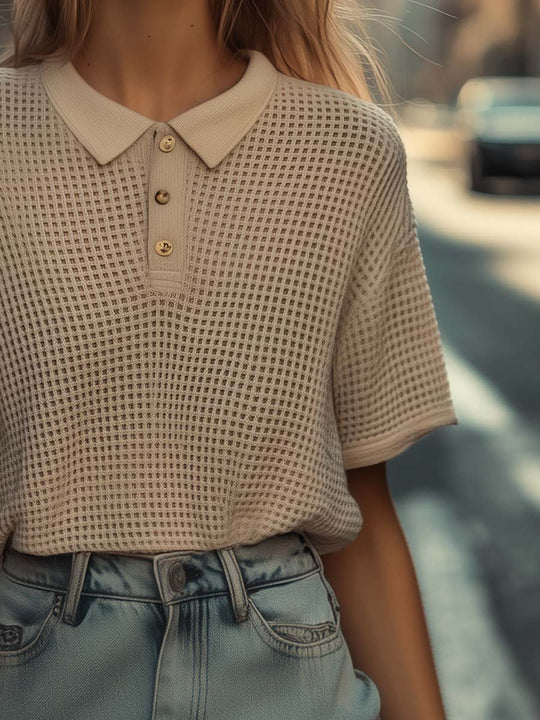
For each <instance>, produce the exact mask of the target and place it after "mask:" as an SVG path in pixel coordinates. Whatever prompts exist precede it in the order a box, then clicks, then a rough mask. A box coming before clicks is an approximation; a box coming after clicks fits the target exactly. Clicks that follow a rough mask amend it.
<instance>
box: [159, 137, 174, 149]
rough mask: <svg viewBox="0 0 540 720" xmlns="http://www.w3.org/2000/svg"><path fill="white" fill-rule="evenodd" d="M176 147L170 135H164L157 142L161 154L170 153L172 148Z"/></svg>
mask: <svg viewBox="0 0 540 720" xmlns="http://www.w3.org/2000/svg"><path fill="white" fill-rule="evenodd" d="M175 145H176V140H175V139H174V138H173V136H172V135H164V137H162V138H161V140H160V141H159V149H160V150H163V152H171V150H172V149H173V147H174V146H175Z"/></svg>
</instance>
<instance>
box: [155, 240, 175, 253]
mask: <svg viewBox="0 0 540 720" xmlns="http://www.w3.org/2000/svg"><path fill="white" fill-rule="evenodd" d="M155 249H156V252H157V254H158V255H170V254H171V253H172V251H173V246H172V243H170V242H169V241H168V240H160V241H159V242H157V243H156V245H155Z"/></svg>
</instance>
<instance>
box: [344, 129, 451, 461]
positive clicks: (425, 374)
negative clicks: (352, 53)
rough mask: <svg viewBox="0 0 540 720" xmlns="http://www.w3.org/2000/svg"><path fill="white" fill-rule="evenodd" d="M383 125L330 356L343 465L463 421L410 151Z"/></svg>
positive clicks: (387, 453) (394, 451)
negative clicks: (421, 231) (423, 238)
mask: <svg viewBox="0 0 540 720" xmlns="http://www.w3.org/2000/svg"><path fill="white" fill-rule="evenodd" d="M388 117H389V116H388ZM387 129H389V130H390V132H388V133H387V134H386V136H385V140H384V142H382V143H381V144H380V145H379V151H380V152H381V158H384V160H379V162H378V164H377V167H378V169H379V170H378V172H377V173H376V177H374V178H373V180H372V181H370V182H369V187H370V190H371V192H370V197H369V201H368V203H367V206H368V209H367V215H366V217H365V220H364V221H363V222H362V223H361V225H362V232H361V239H360V243H359V246H358V247H357V248H356V254H355V257H354V262H353V265H352V269H351V273H350V277H349V279H348V286H347V288H346V294H345V298H344V302H343V306H342V309H341V315H340V318H339V324H338V328H337V333H336V343H335V350H334V356H333V366H332V382H333V396H334V408H335V415H336V422H337V428H338V433H339V438H340V442H341V447H342V455H343V462H344V466H345V469H350V468H354V467H361V466H366V465H373V464H375V463H379V462H383V461H385V460H388V459H390V458H393V457H395V456H396V455H398V454H399V453H401V452H402V451H403V450H405V449H406V448H408V447H409V446H410V445H412V443H414V442H415V441H416V440H418V439H419V438H421V437H423V436H424V435H427V434H428V433H430V432H431V431H433V430H434V429H436V428H438V427H441V426H444V425H457V424H458V420H457V417H456V413H455V410H454V407H453V404H452V398H451V395H450V387H449V382H448V376H447V372H446V366H445V360H444V355H443V349H442V344H441V337H440V332H439V328H438V325H437V319H436V316H435V310H434V305H433V301H432V296H431V292H430V288H429V285H428V281H427V277H426V269H425V266H424V261H423V256H422V252H421V248H420V242H419V237H418V228H417V221H416V217H415V213H414V209H413V206H412V202H411V198H410V195H409V189H408V185H407V160H406V151H405V147H404V144H403V141H402V139H401V136H400V135H399V132H398V130H397V125H395V124H394V122H393V120H389V121H388V123H387Z"/></svg>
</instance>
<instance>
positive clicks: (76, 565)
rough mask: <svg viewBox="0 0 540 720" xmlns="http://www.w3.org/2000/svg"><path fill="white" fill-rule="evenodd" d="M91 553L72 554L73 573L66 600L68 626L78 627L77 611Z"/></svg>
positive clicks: (64, 614) (65, 610) (65, 615)
mask: <svg viewBox="0 0 540 720" xmlns="http://www.w3.org/2000/svg"><path fill="white" fill-rule="evenodd" d="M91 554H92V553H91V552H89V551H86V550H85V551H75V552H73V553H72V554H71V573H70V576H69V583H68V588H67V592H66V596H65V599H64V612H63V618H62V619H63V621H64V622H65V623H67V624H68V625H77V624H78V623H77V610H78V607H79V600H80V597H81V592H82V589H83V586H84V578H85V576H86V569H87V567H88V561H89V560H90V555H91Z"/></svg>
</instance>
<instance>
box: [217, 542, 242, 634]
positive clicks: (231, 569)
mask: <svg viewBox="0 0 540 720" xmlns="http://www.w3.org/2000/svg"><path fill="white" fill-rule="evenodd" d="M217 554H218V556H219V559H220V561H221V564H222V565H223V570H224V572H225V577H226V579H227V585H228V586H229V596H230V598H231V605H232V611H233V616H234V621H235V622H237V623H241V622H244V621H245V620H247V617H248V596H247V590H246V586H245V583H244V578H243V576H242V571H241V570H240V566H239V564H238V558H237V557H236V555H235V552H234V549H233V548H218V549H217Z"/></svg>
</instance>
